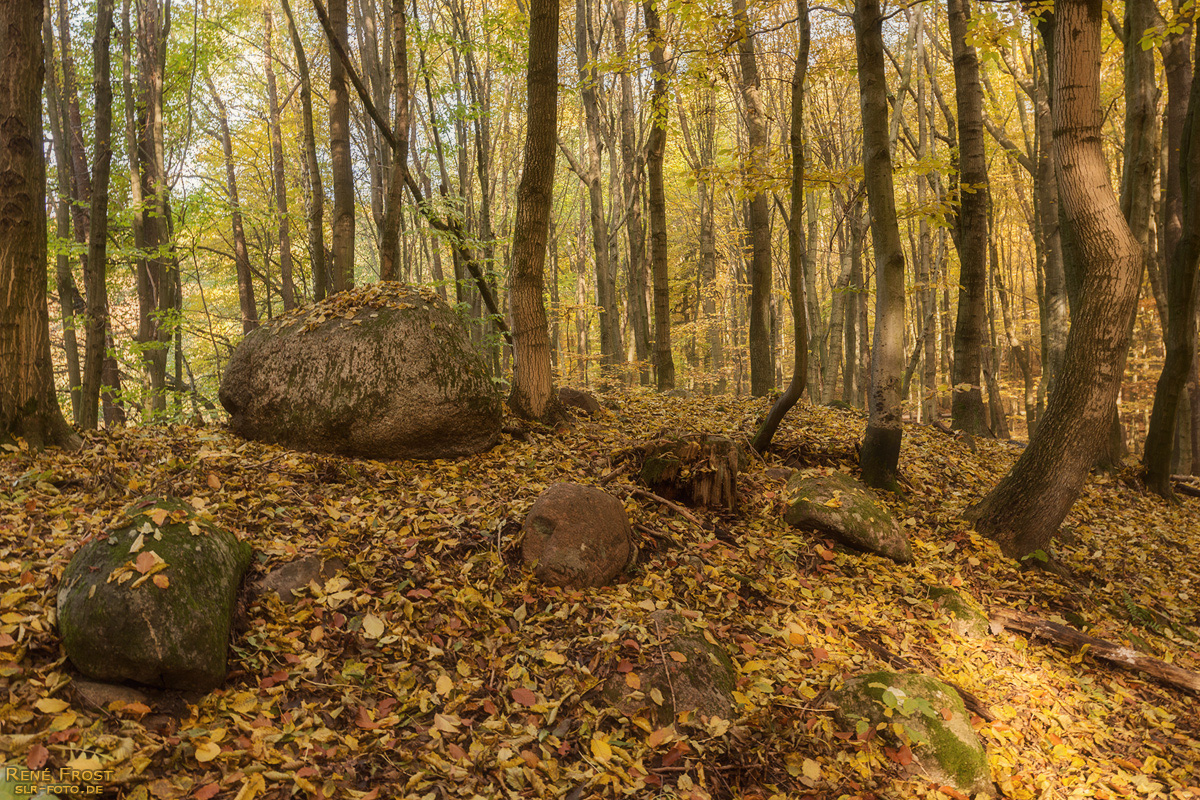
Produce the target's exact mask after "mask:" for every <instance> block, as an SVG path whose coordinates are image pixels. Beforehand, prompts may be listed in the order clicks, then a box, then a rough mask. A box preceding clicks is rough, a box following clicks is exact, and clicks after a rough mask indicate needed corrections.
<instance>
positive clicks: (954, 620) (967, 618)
mask: <svg viewBox="0 0 1200 800" xmlns="http://www.w3.org/2000/svg"><path fill="white" fill-rule="evenodd" d="M929 597H930V598H931V599H932V600H933V601H934V602H935V603H937V606H938V609H939V610H940V611H941V612H942V614H943V615H944V617H945V619H946V622H947V624H948V625H949V626H950V630H952V631H954V632H955V633H957V634H958V635H959V636H966V637H969V638H978V637H980V636H987V634H988V628H989V624H988V618H987V617H986V616H984V614H983V612H982V611H980V610H979V609H977V608H975V606H974V605H972V604H971V602H970V601H968V600H967V599H966V598H965V597H963V596H962V595H961V594H959V593H958V592H956V591H955V590H953V589H951V588H950V587H949V586H932V587H930V589H929Z"/></svg>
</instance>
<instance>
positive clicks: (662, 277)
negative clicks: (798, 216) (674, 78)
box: [642, 0, 765, 392]
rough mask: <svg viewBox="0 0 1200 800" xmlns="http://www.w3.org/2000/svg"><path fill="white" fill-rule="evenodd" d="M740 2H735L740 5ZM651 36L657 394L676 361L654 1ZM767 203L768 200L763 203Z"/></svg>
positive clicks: (649, 166)
mask: <svg viewBox="0 0 1200 800" xmlns="http://www.w3.org/2000/svg"><path fill="white" fill-rule="evenodd" d="M740 1H741V0H735V2H740ZM642 8H643V11H644V13H645V18H646V30H647V31H649V33H650V64H651V66H652V68H653V70H654V95H653V99H652V100H651V108H652V109H653V110H652V111H651V113H650V118H651V120H652V122H651V128H650V136H649V138H648V140H647V141H646V171H647V173H648V175H647V178H648V184H647V190H648V192H649V202H648V204H647V205H648V207H649V216H650V272H651V274H652V275H653V278H654V364H655V367H656V368H657V373H658V390H659V391H660V392H665V391H667V390H669V389H673V388H675V359H674V356H673V355H672V353H671V299H670V284H669V282H668V275H667V198H666V192H665V191H664V188H663V154H664V153H665V151H666V144H667V102H668V99H667V59H666V53H665V43H664V41H663V30H662V24H661V22H660V21H659V18H658V10H657V9H656V8H655V7H654V0H646V1H645V2H644V3H643V5H642ZM764 202H765V200H764Z"/></svg>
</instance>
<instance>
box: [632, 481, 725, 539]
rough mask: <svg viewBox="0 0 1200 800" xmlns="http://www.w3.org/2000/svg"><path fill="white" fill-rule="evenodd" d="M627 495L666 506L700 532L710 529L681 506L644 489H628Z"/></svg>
mask: <svg viewBox="0 0 1200 800" xmlns="http://www.w3.org/2000/svg"><path fill="white" fill-rule="evenodd" d="M629 493H630V494H633V495H637V496H639V497H644V498H646V499H647V500H653V501H654V502H656V503H662V504H663V505H664V506H666V507H667V508H669V509H671V510H672V511H674V512H675V513H676V514H678V515H679V516H681V517H683V518H684V519H686V520H687V521H688V522H690V523H692V524H693V525H695V526H697V527H699V528H700V529H701V530H709V529H710V526H709V525H708V524H707V523H705V522H701V521H700V519H699V518H698V517H696V515H695V514H693V513H692V512H690V511H688V510H687V509H686V508H684V507H683V506H681V505H679V504H678V503H672V502H671V501H670V500H668V499H667V498H665V497H662V496H660V495H657V494H655V493H654V492H649V491H646V490H645V489H636V488H635V489H630V490H629Z"/></svg>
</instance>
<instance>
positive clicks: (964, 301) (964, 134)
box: [946, 0, 990, 435]
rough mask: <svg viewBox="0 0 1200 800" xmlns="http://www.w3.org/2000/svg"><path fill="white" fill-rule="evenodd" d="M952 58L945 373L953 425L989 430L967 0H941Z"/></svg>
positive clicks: (982, 218)
mask: <svg viewBox="0 0 1200 800" xmlns="http://www.w3.org/2000/svg"><path fill="white" fill-rule="evenodd" d="M946 10H947V13H948V14H949V18H950V49H951V52H952V53H953V56H954V101H955V106H956V107H957V110H958V151H959V157H958V199H959V208H958V219H957V224H958V236H957V237H955V244H957V245H958V261H959V265H960V268H959V290H958V317H957V320H956V321H955V325H954V365H953V368H952V370H951V374H950V384H951V401H950V414H951V418H952V421H953V426H954V427H955V428H957V429H959V430H962V431H964V432H966V433H970V434H973V435H985V434H988V433H989V430H988V424H987V416H986V415H985V412H984V408H983V394H982V392H981V391H980V354H981V350H982V349H983V329H984V324H985V313H986V310H985V305H984V304H985V301H986V298H987V248H988V204H989V202H990V201H989V198H988V193H989V188H988V172H987V157H986V153H985V151H984V141H983V89H982V88H981V87H980V84H979V59H978V57H977V56H976V54H975V48H974V46H972V45H970V44H969V43H968V42H967V32H968V28H969V27H970V20H971V11H970V6H969V0H946Z"/></svg>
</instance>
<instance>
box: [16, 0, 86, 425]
mask: <svg viewBox="0 0 1200 800" xmlns="http://www.w3.org/2000/svg"><path fill="white" fill-rule="evenodd" d="M42 14H43V6H42V3H41V0H2V2H0V54H3V60H2V61H0V175H4V181H5V188H6V194H5V202H4V203H3V204H0V238H2V239H3V241H4V244H5V246H4V247H2V248H0V294H2V295H3V296H4V297H5V300H6V302H4V303H3V304H0V440H4V441H6V442H10V441H12V439H14V438H16V437H21V438H23V439H25V440H26V442H28V443H29V445H30V446H31V447H33V448H35V449H41V448H43V447H47V446H51V445H61V446H64V447H71V448H72V449H74V448H75V447H76V446H78V443H79V440H78V437H76V436H75V434H74V433H73V432H72V431H71V429H70V428H69V427H68V426H67V421H66V420H65V419H63V416H62V411H61V410H60V409H59V406H58V397H57V396H56V395H55V393H54V371H53V366H52V364H51V360H50V312H49V308H48V306H47V302H46V160H45V151H44V150H43V149H42V76H43V70H44V65H45V59H44V51H43V48H42V31H41V28H42Z"/></svg>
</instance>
